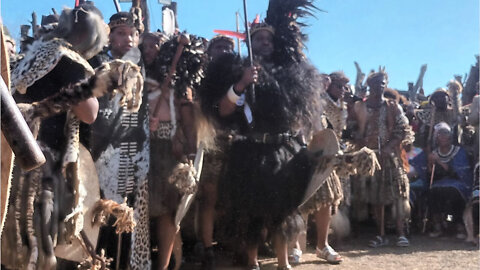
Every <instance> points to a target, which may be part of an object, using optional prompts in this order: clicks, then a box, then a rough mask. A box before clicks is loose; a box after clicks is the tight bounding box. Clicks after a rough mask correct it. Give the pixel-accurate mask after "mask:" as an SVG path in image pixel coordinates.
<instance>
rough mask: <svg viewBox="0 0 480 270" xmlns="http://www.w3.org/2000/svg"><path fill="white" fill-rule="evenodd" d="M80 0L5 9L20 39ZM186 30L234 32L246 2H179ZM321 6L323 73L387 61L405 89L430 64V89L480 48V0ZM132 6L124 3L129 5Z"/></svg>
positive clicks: (253, 9)
mask: <svg viewBox="0 0 480 270" xmlns="http://www.w3.org/2000/svg"><path fill="white" fill-rule="evenodd" d="M74 2H75V1H74V0H70V1H65V0H44V1H38V0H37V1H33V0H3V1H2V2H1V15H2V17H3V21H4V23H5V24H6V25H7V27H8V28H9V29H10V32H12V34H13V35H14V37H16V38H18V36H19V32H20V28H19V25H20V24H29V21H30V20H31V13H32V11H36V12H37V14H38V18H39V20H40V19H41V15H42V14H44V15H46V14H49V13H51V8H55V9H56V10H57V11H59V12H60V10H61V9H62V7H64V6H69V7H72V6H73V5H74ZM148 2H149V9H150V12H151V18H150V19H151V24H152V30H156V29H157V28H160V29H161V20H162V18H161V5H160V4H158V1H157V0H148ZM177 3H178V16H179V18H178V20H179V25H180V28H181V29H182V30H187V31H188V32H189V33H192V34H196V35H200V36H204V37H206V38H211V37H212V36H214V35H215V34H214V33H213V30H214V29H226V30H235V28H236V26H235V12H237V11H239V12H240V14H241V24H242V25H243V2H242V0H202V1H200V0H177ZM315 3H316V5H317V7H319V8H321V9H323V10H325V11H326V12H327V13H323V12H317V13H316V17H317V18H316V19H315V18H312V19H309V20H308V21H307V22H308V23H309V24H310V27H308V28H307V29H306V30H305V31H306V32H307V33H308V34H309V37H310V40H309V42H308V43H307V46H308V52H307V54H308V56H309V57H310V59H311V61H312V62H313V63H314V64H315V65H316V66H317V67H318V69H319V70H320V71H321V72H325V73H330V72H332V71H336V70H344V71H345V73H346V74H347V76H349V77H350V79H351V81H355V77H356V70H355V66H354V64H353V61H357V62H358V63H359V64H360V66H361V68H362V70H363V71H364V73H368V71H369V70H370V69H378V67H379V66H380V65H381V66H386V70H387V72H388V73H389V77H390V87H392V88H396V89H406V88H407V82H409V81H412V82H415V81H416V79H417V76H418V74H419V71H420V66H421V65H422V64H427V65H428V69H427V72H426V74H425V78H424V88H425V91H426V92H427V93H431V92H432V91H433V90H435V89H436V88H437V87H444V86H445V85H446V83H447V82H448V81H449V80H450V79H452V78H453V75H454V74H460V75H464V74H465V73H467V72H469V70H470V66H471V65H473V64H474V63H475V58H474V55H476V54H478V53H479V33H480V30H479V1H478V0H442V1H438V0H401V1H397V0H317V1H315ZM95 4H96V5H97V6H98V7H99V8H100V10H101V11H102V12H103V14H104V17H105V20H107V21H108V18H109V17H110V15H112V14H113V13H114V12H115V8H114V5H113V1H112V0H96V1H95ZM129 5H130V4H123V3H122V4H121V6H122V9H123V10H128V8H129ZM267 6H268V1H267V0H248V13H249V14H248V15H249V21H252V20H253V18H254V17H255V15H256V14H260V15H261V16H262V18H263V17H264V16H265V11H266V9H267Z"/></svg>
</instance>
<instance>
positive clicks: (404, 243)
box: [397, 236, 410, 247]
mask: <svg viewBox="0 0 480 270" xmlns="http://www.w3.org/2000/svg"><path fill="white" fill-rule="evenodd" d="M408 246H410V242H409V241H408V239H407V238H406V237H405V236H399V237H398V239H397V247H408Z"/></svg>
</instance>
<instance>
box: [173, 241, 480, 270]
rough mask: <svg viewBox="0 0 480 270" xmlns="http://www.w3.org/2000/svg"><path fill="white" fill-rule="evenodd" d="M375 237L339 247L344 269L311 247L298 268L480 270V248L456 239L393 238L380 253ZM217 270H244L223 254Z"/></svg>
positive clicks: (270, 267) (269, 265)
mask: <svg viewBox="0 0 480 270" xmlns="http://www.w3.org/2000/svg"><path fill="white" fill-rule="evenodd" d="M373 237H374V234H373V233H367V234H362V235H359V236H356V237H351V238H349V239H347V240H345V241H344V242H343V243H342V244H336V245H335V246H334V247H335V249H336V250H337V251H338V252H339V253H340V254H341V255H342V256H343V258H344V261H343V262H342V263H341V264H340V265H329V264H327V263H326V262H324V261H322V260H320V259H318V258H316V256H315V253H314V252H315V251H314V249H313V248H311V247H309V248H308V249H307V252H306V253H304V254H303V256H302V261H301V263H300V264H299V265H297V266H295V267H294V269H296V270H314V269H315V270H317V269H342V270H363V269H368V270H370V269H382V270H383V269H409V270H416V269H426V270H436V269H449V270H450V269H462V270H464V269H480V252H479V249H478V247H477V246H473V245H472V244H468V243H465V242H464V241H462V240H458V239H455V238H454V237H452V236H448V237H439V238H431V237H428V236H425V235H420V234H417V235H411V236H410V237H409V238H410V244H411V245H410V247H403V248H401V247H396V246H395V245H394V244H393V243H394V240H395V237H394V236H393V235H391V236H389V240H390V243H391V244H390V245H389V246H386V247H381V248H377V249H372V248H369V247H368V246H367V244H368V241H369V240H370V239H372V238H373ZM219 255H220V258H217V269H219V270H242V269H243V268H242V267H239V266H233V265H232V263H231V259H230V258H228V255H225V254H223V255H222V254H219ZM261 265H262V268H261V269H264V270H275V269H276V267H277V265H276V260H275V259H273V258H265V257H263V258H262V259H261ZM181 269H192V270H197V269H200V266H199V264H198V263H185V264H183V265H182V267H181Z"/></svg>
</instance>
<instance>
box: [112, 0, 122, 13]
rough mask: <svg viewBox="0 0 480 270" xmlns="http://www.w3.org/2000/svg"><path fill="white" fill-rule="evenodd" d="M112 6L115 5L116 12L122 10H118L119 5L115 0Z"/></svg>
mask: <svg viewBox="0 0 480 270" xmlns="http://www.w3.org/2000/svg"><path fill="white" fill-rule="evenodd" d="M113 4H114V5H115V9H116V10H117V12H120V11H122V9H121V8H120V4H119V3H118V1H117V0H113Z"/></svg>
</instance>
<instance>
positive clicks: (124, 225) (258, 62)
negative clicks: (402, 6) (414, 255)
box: [2, 0, 480, 270]
mask: <svg viewBox="0 0 480 270" xmlns="http://www.w3.org/2000/svg"><path fill="white" fill-rule="evenodd" d="M288 2H289V4H288V5H287V4H284V3H283V2H282V1H278V0H276V1H275V0H274V1H270V5H269V8H268V12H267V17H266V18H265V20H264V21H263V22H255V23H253V24H252V25H251V26H250V29H249V33H250V39H251V50H252V54H253V62H250V61H249V59H243V58H241V57H240V56H239V55H238V54H237V53H236V52H235V41H234V40H233V39H232V38H230V37H228V36H225V35H217V36H215V37H213V38H212V39H211V40H207V39H205V38H202V37H198V36H195V35H193V34H188V33H181V32H179V31H177V32H176V33H174V34H172V35H167V34H165V33H162V32H161V31H157V32H144V27H143V25H142V22H141V19H139V11H138V10H137V9H135V8H132V10H131V11H130V12H118V13H116V14H113V15H112V16H111V17H110V18H109V20H108V26H107V25H105V23H104V18H103V15H102V14H101V12H100V11H99V10H98V9H97V8H96V7H95V5H94V4H93V2H90V1H86V2H82V4H80V5H79V6H77V7H75V8H73V9H69V8H66V9H65V10H64V11H63V12H62V13H61V15H59V16H58V15H56V16H51V17H52V18H51V20H46V21H45V23H44V24H42V26H41V27H40V29H41V31H37V35H36V36H35V37H32V38H31V39H22V42H23V43H29V44H28V45H27V44H22V46H21V50H20V51H19V52H17V50H16V48H15V41H14V40H13V39H11V38H10V39H9V38H7V39H6V41H7V42H6V43H5V45H2V47H5V46H6V47H7V48H8V52H9V54H10V66H11V92H12V95H13V97H14V98H15V101H16V102H17V103H18V104H19V107H20V108H21V109H22V112H23V114H24V116H25V118H26V120H27V122H28V124H29V126H30V128H31V129H32V133H33V134H34V136H35V137H36V138H37V142H38V144H39V145H40V147H41V149H42V152H43V153H44V154H45V156H46V158H47V162H46V163H45V164H44V165H43V166H41V167H40V168H37V169H35V170H32V171H30V172H25V171H22V170H21V169H20V168H18V167H15V168H14V171H13V173H12V179H11V181H12V187H11V192H10V198H9V203H8V211H7V216H6V222H5V226H4V229H3V232H2V269H3V268H4V267H5V269H24V268H28V269H37V268H38V269H78V268H81V269H106V267H108V268H110V269H114V268H115V269H152V268H153V269H162V270H165V269H178V268H179V267H180V266H181V263H182V260H181V259H179V258H181V257H182V230H183V228H182V227H181V226H180V225H182V226H183V225H184V224H185V226H186V227H187V229H190V230H194V231H195V232H194V237H193V238H194V241H196V242H198V243H197V245H196V247H197V250H196V251H197V252H196V253H197V255H199V257H200V259H199V261H200V262H201V263H202V268H203V269H215V267H216V263H215V262H216V251H218V250H219V249H220V248H219V247H220V246H221V247H223V248H225V249H230V250H231V251H232V252H234V253H235V254H238V255H239V256H236V257H239V259H237V262H239V263H241V264H243V265H244V266H245V267H246V269H249V270H256V269H261V266H260V265H259V261H258V253H259V252H260V251H261V250H263V249H265V247H271V249H272V251H273V253H274V254H275V255H274V256H276V257H277V259H278V269H279V270H284V269H290V268H292V266H291V265H294V264H296V263H299V261H300V260H301V256H302V248H303V247H302V244H301V243H300V242H301V241H300V237H301V235H302V234H303V233H305V231H307V227H309V226H308V225H309V223H311V224H314V226H313V228H314V231H315V236H316V239H315V240H314V241H312V244H313V245H314V246H315V250H316V255H317V257H318V258H319V259H321V260H325V261H327V262H328V263H331V264H339V263H341V262H342V260H343V258H342V256H341V254H339V253H338V252H336V251H335V249H334V248H332V247H331V246H330V244H329V240H328V236H329V234H331V233H332V231H333V234H335V233H338V232H340V231H342V230H343V229H344V228H340V227H339V225H338V224H337V225H335V224H331V221H332V219H335V218H342V217H343V218H344V219H346V222H347V224H345V223H342V224H343V225H342V226H347V225H348V226H349V224H350V221H351V222H352V223H354V224H356V225H358V226H360V225H359V224H360V222H361V221H365V220H368V219H370V220H374V221H375V223H376V224H377V230H378V231H377V233H375V236H373V237H372V240H371V241H370V242H369V243H365V244H366V245H369V246H370V247H372V248H380V247H382V246H386V245H390V243H389V239H391V238H389V237H388V236H387V233H388V232H389V228H390V227H393V228H395V231H396V237H395V240H394V243H392V244H393V245H396V246H398V247H408V246H409V245H410V242H409V237H410V236H411V237H415V235H414V234H413V233H412V232H413V231H415V230H417V231H418V232H423V233H428V234H429V236H431V237H438V236H439V235H442V234H452V232H453V235H454V236H452V237H458V238H463V239H465V240H466V241H468V242H472V243H474V244H477V245H478V219H479V218H478V199H479V193H478V165H476V164H478V148H479V146H478V136H479V135H478V124H479V123H478V114H479V112H478V108H479V100H480V99H479V98H478V97H479V96H478V82H477V85H476V87H477V93H476V94H477V95H476V96H475V97H473V99H472V100H471V102H470V103H469V104H462V103H461V102H460V95H461V93H462V89H463V85H462V83H461V82H459V81H457V80H452V81H450V82H449V83H448V85H447V89H443V88H439V89H437V90H435V91H434V92H433V93H432V94H431V95H430V96H427V97H425V96H423V95H421V94H416V95H415V96H413V97H409V96H402V95H401V94H399V92H398V91H395V90H393V89H391V88H388V74H387V72H386V71H385V70H384V69H380V70H378V71H376V72H375V71H372V72H371V73H370V74H369V75H368V77H367V79H366V85H367V86H368V91H367V92H365V93H364V92H362V91H356V89H355V87H354V86H352V85H351V84H350V83H349V82H350V79H349V78H348V77H347V76H346V75H345V74H344V72H343V71H333V72H331V73H330V74H322V73H320V72H319V71H318V70H317V68H316V67H314V66H313V65H312V64H311V63H310V61H309V60H308V58H307V57H306V56H305V54H304V53H303V49H304V44H303V42H304V41H305V38H306V36H305V35H304V34H303V33H302V26H303V25H302V24H300V23H298V22H297V20H299V19H301V18H302V17H304V16H307V15H309V14H310V12H312V11H313V10H314V9H313V6H312V3H311V2H312V1H296V0H289V1H288ZM140 15H141V13H140ZM3 34H5V32H4V33H3ZM89 162H90V163H91V166H90V167H89V165H88V164H90V163H89ZM474 168H475V169H474ZM93 174H94V176H92V175H93ZM97 177H98V179H97ZM97 186H98V188H97V190H96V191H95V187H97ZM92 188H93V191H91V190H92ZM87 197H91V198H97V197H98V202H96V203H95V204H94V205H87V201H89V200H88V199H87ZM192 200H193V201H194V202H193V203H192V202H191V201H192ZM191 204H192V205H194V206H192V207H189V206H190V205H191ZM189 209H190V210H189ZM188 210H189V212H188V213H187V214H186V212H187V211H188ZM192 212H195V214H192ZM185 214H186V216H185ZM92 216H94V217H97V221H98V219H101V222H100V223H101V226H100V225H99V224H98V223H95V222H93V223H92V222H91V220H89V219H88V218H90V219H92ZM184 216H185V218H183V217H184ZM98 217H100V218H98ZM192 219H194V220H195V221H194V222H192V221H191V220H192ZM93 220H95V218H94V219H93ZM90 223H92V224H90ZM193 223H195V225H192V224H193ZM95 224H96V225H95ZM392 224H393V226H390V225H392ZM188 227H190V228H188ZM192 227H194V229H192ZM95 228H96V229H95ZM91 230H93V231H95V230H96V233H93V234H92V235H94V236H90V234H89V231H91ZM343 231H344V230H343ZM96 235H98V237H96ZM184 240H185V239H184ZM215 243H217V247H215ZM347 243H348V242H347ZM75 245H76V246H75ZM69 246H75V247H74V248H73V249H77V251H76V252H73V251H72V250H73V249H72V250H70V249H68V248H69ZM62 250H63V251H62ZM65 250H66V251H65ZM78 250H80V252H78ZM82 251H83V252H82ZM77 253H78V254H80V255H78V256H77V255H76V254H77ZM61 254H62V255H61ZM172 254H173V255H172ZM32 267H33V268H32Z"/></svg>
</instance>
